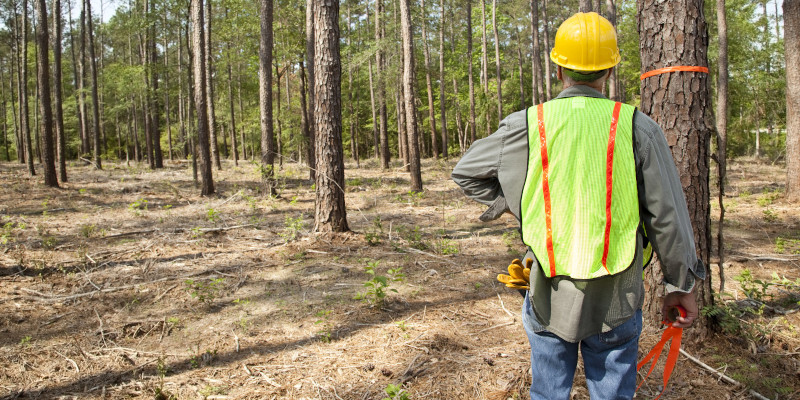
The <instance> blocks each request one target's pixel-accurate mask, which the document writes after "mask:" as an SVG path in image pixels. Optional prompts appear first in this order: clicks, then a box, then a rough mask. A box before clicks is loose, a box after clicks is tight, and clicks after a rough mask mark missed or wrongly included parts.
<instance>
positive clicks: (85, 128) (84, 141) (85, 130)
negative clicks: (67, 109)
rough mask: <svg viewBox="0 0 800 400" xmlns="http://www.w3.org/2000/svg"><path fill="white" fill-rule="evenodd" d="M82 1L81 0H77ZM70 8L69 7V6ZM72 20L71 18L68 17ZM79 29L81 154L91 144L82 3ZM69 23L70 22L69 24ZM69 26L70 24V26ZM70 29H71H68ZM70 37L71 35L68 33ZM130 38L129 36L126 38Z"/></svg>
mask: <svg viewBox="0 0 800 400" xmlns="http://www.w3.org/2000/svg"><path fill="white" fill-rule="evenodd" d="M78 1H83V0H78ZM70 9H71V7H70ZM70 20H72V18H70ZM79 21H80V30H81V35H80V38H79V39H78V40H79V41H80V46H79V48H80V52H79V53H78V56H79V57H78V63H77V66H78V71H77V76H76V79H75V80H76V82H77V88H78V90H77V92H78V93H79V95H78V112H79V116H80V122H81V155H87V154H89V152H90V151H91V147H92V146H91V144H92V139H91V138H90V136H91V134H90V132H89V130H90V129H91V128H90V127H89V112H88V111H87V110H86V13H85V12H84V11H83V4H81V12H80V17H79ZM70 25H71V24H70ZM70 28H71V26H70ZM70 31H72V29H70ZM70 37H71V35H70ZM128 40H130V38H129V39H128ZM128 47H130V42H129V43H128ZM72 49H73V50H72V51H73V52H74V51H75V50H74V49H75V43H74V42H73V43H72ZM72 58H73V60H72V63H73V65H75V54H73V55H72Z"/></svg>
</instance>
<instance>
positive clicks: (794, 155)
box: [783, 0, 800, 201]
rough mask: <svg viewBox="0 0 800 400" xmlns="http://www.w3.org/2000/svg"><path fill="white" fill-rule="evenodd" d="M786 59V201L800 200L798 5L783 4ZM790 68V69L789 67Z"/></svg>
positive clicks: (788, 1)
mask: <svg viewBox="0 0 800 400" xmlns="http://www.w3.org/2000/svg"><path fill="white" fill-rule="evenodd" d="M783 37H784V39H783V46H784V54H785V55H786V65H787V68H786V172H787V179H786V197H787V198H789V199H790V200H792V201H798V200H800V71H798V69H797V68H796V66H797V65H800V1H798V0H784V1H783ZM789 66H794V67H789Z"/></svg>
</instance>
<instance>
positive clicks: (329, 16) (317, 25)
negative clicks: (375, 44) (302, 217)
mask: <svg viewBox="0 0 800 400" xmlns="http://www.w3.org/2000/svg"><path fill="white" fill-rule="evenodd" d="M314 39H315V40H314V43H315V45H316V46H315V48H314V77H315V78H316V81H315V84H316V88H315V91H314V93H315V97H314V103H315V104H314V110H315V113H314V118H315V121H314V127H315V128H316V130H317V132H316V135H315V137H316V140H317V146H316V159H317V176H316V178H317V179H316V186H317V190H316V204H315V212H314V231H315V232H345V231H349V230H350V228H348V226H347V210H346V208H345V204H344V153H343V151H342V93H341V91H342V89H341V82H342V65H341V58H340V54H339V2H337V1H321V2H318V3H317V4H316V5H315V7H314Z"/></svg>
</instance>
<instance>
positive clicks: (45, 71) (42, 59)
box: [35, 0, 58, 187]
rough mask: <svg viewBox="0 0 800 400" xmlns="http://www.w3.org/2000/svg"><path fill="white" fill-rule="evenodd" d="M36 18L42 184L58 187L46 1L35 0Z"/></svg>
mask: <svg viewBox="0 0 800 400" xmlns="http://www.w3.org/2000/svg"><path fill="white" fill-rule="evenodd" d="M35 8H36V19H37V21H38V22H37V24H38V25H39V26H38V28H39V29H37V30H36V51H37V52H38V57H37V61H38V62H37V67H38V68H37V71H38V76H37V85H38V87H39V93H41V95H40V96H39V110H40V112H41V113H42V124H41V127H40V129H41V134H42V153H43V154H42V164H43V165H42V168H44V184H45V185H46V186H49V187H58V176H57V175H56V157H55V147H56V146H55V137H54V135H53V111H52V110H53V108H52V106H53V105H52V103H51V99H50V60H49V57H48V52H49V50H50V46H49V43H48V39H49V35H48V34H47V2H46V0H36V7H35Z"/></svg>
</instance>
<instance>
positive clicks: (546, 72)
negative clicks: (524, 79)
mask: <svg viewBox="0 0 800 400" xmlns="http://www.w3.org/2000/svg"><path fill="white" fill-rule="evenodd" d="M542 1H543V4H542V23H543V24H544V30H543V31H544V48H545V53H547V49H549V48H550V22H549V21H548V19H547V0H542ZM545 58H547V54H545ZM551 78H552V76H551V74H550V61H549V60H547V59H545V62H544V84H545V96H547V97H546V99H542V102H544V101H549V100H550V99H552V98H553V90H552V82H551Z"/></svg>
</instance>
